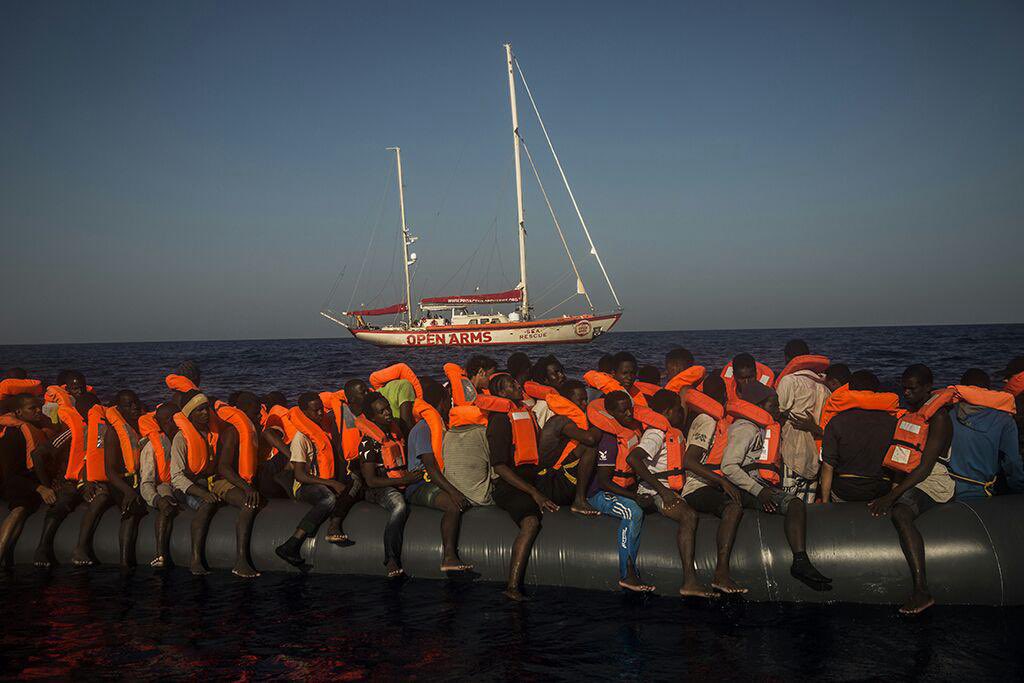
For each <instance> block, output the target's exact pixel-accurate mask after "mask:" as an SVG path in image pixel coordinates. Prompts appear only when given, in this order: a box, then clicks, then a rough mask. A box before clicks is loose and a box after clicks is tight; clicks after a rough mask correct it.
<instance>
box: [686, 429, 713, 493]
mask: <svg viewBox="0 0 1024 683" xmlns="http://www.w3.org/2000/svg"><path fill="white" fill-rule="evenodd" d="M715 425H716V423H715V418H713V417H711V416H710V415H705V414H704V413H701V414H699V415H698V416H697V417H695V418H693V423H692V424H691V425H690V432H689V434H687V435H686V447H687V448H689V447H690V446H700V447H701V448H703V449H704V451H705V454H706V453H707V452H710V451H711V447H712V446H714V445H715ZM707 485H708V483H707V482H706V481H704V480H703V479H701V478H700V477H698V476H697V475H696V474H694V473H693V472H687V473H686V483H685V484H683V496H684V497H685V496H688V495H690V494H691V493H693V492H694V491H696V490H697V489H699V488H703V487H705V486H707Z"/></svg>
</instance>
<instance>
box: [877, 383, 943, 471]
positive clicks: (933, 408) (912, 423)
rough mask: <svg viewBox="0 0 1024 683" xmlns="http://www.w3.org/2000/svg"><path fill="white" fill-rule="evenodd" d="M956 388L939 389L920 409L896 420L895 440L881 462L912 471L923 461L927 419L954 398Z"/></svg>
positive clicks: (893, 438)
mask: <svg viewBox="0 0 1024 683" xmlns="http://www.w3.org/2000/svg"><path fill="white" fill-rule="evenodd" d="M953 394H954V392H953V390H952V389H943V390H941V391H936V392H935V393H933V394H932V395H931V397H929V399H928V400H927V401H925V402H924V405H922V406H921V407H920V408H919V409H918V410H917V411H915V412H913V413H906V414H905V415H901V416H900V417H899V418H898V419H897V420H896V431H895V432H894V433H893V437H892V443H891V444H890V445H889V450H887V451H886V453H885V458H884V459H883V460H882V464H883V465H884V466H886V467H888V468H889V469H892V470H896V471H897V472H913V471H914V470H915V469H917V466H918V465H920V464H921V455H922V453H923V451H924V445H925V444H926V443H927V442H928V421H929V420H931V418H932V416H933V415H935V413H937V412H939V409H941V408H943V407H945V406H947V405H949V403H950V402H951V401H952V400H953Z"/></svg>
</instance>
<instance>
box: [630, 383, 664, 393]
mask: <svg viewBox="0 0 1024 683" xmlns="http://www.w3.org/2000/svg"><path fill="white" fill-rule="evenodd" d="M633 386H634V387H636V388H637V391H639V392H640V393H641V394H643V395H644V396H654V395H655V394H656V393H658V392H659V391H661V387H659V386H658V385H657V384H654V383H653V382H644V381H643V380H639V379H638V380H636V381H635V382H633Z"/></svg>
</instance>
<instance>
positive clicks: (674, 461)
mask: <svg viewBox="0 0 1024 683" xmlns="http://www.w3.org/2000/svg"><path fill="white" fill-rule="evenodd" d="M633 416H634V417H635V418H636V419H637V420H639V421H640V423H641V424H642V425H644V426H645V427H649V428H652V429H657V430H659V431H662V432H664V433H665V453H666V462H665V465H666V469H664V470H661V471H658V472H655V471H653V470H652V471H651V474H653V475H654V476H656V477H657V478H658V479H664V480H666V482H667V484H668V487H669V488H670V489H672V490H673V491H682V490H683V484H684V483H685V482H686V471H685V470H684V469H683V464H684V456H685V454H686V439H685V438H683V433H682V432H681V431H679V430H678V429H676V428H675V427H673V426H672V425H671V424H669V421H668V418H667V417H665V416H664V415H662V414H661V413H656V412H655V411H653V410H651V409H650V408H647V407H644V406H636V407H634V408H633Z"/></svg>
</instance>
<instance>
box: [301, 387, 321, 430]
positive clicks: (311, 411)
mask: <svg viewBox="0 0 1024 683" xmlns="http://www.w3.org/2000/svg"><path fill="white" fill-rule="evenodd" d="M295 405H297V406H298V408H299V410H301V411H302V413H303V415H305V416H306V417H308V418H309V419H310V420H312V421H313V422H315V423H317V424H321V423H322V422H323V420H324V402H323V401H321V400H320V394H318V393H316V392H315V391H304V392H302V393H301V394H299V400H298V401H297V402H296V404H295Z"/></svg>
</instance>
